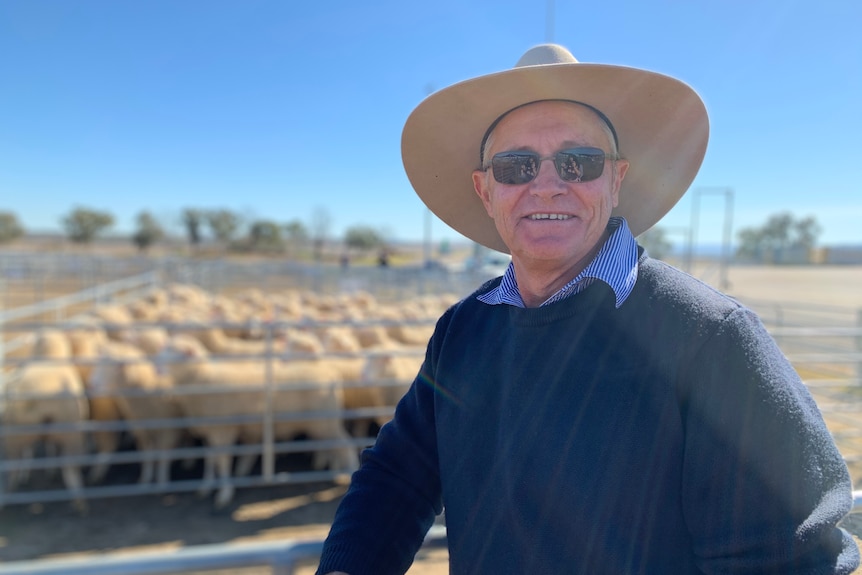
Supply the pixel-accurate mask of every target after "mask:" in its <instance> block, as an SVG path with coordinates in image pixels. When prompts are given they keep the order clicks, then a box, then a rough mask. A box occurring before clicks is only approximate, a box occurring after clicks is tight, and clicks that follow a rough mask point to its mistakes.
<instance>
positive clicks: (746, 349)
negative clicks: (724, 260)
mask: <svg viewBox="0 0 862 575" xmlns="http://www.w3.org/2000/svg"><path fill="white" fill-rule="evenodd" d="M497 281H499V280H497ZM490 287H491V285H488V286H485V287H484V289H483V290H480V292H482V291H487V289H490ZM480 292H477V293H480ZM476 295H477V294H473V296H470V297H468V298H466V299H465V300H463V301H462V302H460V303H459V304H457V305H455V306H454V307H452V308H451V309H450V310H448V311H447V312H446V314H444V316H443V317H442V318H441V319H440V320H439V322H438V325H437V328H436V331H435V333H434V336H433V337H432V339H431V341H430V343H429V346H428V350H427V355H426V359H425V363H424V365H423V368H422V370H421V372H420V374H419V376H418V377H417V379H416V381H415V382H414V384H413V386H412V388H411V389H410V391H409V392H408V393H407V395H406V396H405V397H404V398H403V399H402V401H401V402H400V403H399V405H398V408H397V411H396V415H395V418H394V420H393V421H392V422H391V423H389V424H387V425H386V426H384V427H383V429H382V430H381V432H380V435H379V437H378V440H377V442H376V444H375V445H374V447H373V448H371V449H368V450H366V451H365V452H364V453H363V458H362V459H363V463H362V467H361V468H360V470H359V471H357V472H356V473H355V474H354V476H353V480H352V483H351V487H350V489H349V491H348V493H347V494H346V495H345V497H344V499H343V501H342V503H341V505H340V506H339V509H338V512H337V514H336V517H335V521H334V523H333V526H332V529H331V532H330V535H329V537H328V538H327V541H326V544H325V548H324V553H323V556H322V558H321V563H320V567H319V573H327V572H329V571H335V570H341V571H346V572H347V573H350V574H351V575H371V574H373V575H386V574H390V573H404V572H405V571H406V570H407V569H408V567H409V566H410V564H411V562H412V560H413V557H414V554H415V552H416V551H417V549H418V547H419V545H420V544H421V541H422V538H423V535H424V534H425V533H426V531H427V529H428V528H429V527H430V525H431V524H432V522H433V520H434V518H435V515H437V514H439V513H440V512H441V510H442V507H443V505H445V510H446V514H445V517H446V527H447V532H448V544H449V556H450V569H451V573H452V574H455V575H467V574H491V573H495V574H496V573H530V574H551V573H553V574H557V573H589V574H601V573H608V574H614V575H619V574H654V575H667V574H670V573H673V574H695V573H709V574H712V573H758V574H763V573H776V574H778V573H780V574H788V573H799V574H802V573H805V574H827V573H828V574H832V573H850V572H851V571H853V569H854V568H855V567H856V566H857V565H858V562H859V554H858V550H857V548H856V545H855V543H854V542H853V540H852V538H851V537H850V536H849V534H847V533H846V532H844V531H843V530H841V529H838V528H837V527H836V523H837V522H838V521H839V520H840V519H841V517H843V516H844V514H846V513H847V512H848V511H849V510H850V507H851V485H850V480H849V476H848V473H847V469H846V466H845V464H844V462H843V460H842V458H841V456H840V454H839V453H838V451H837V449H836V447H835V444H834V442H833V440H832V438H831V436H830V435H829V433H828V431H827V429H826V427H825V425H824V423H823V420H822V418H821V416H820V413H819V411H818V410H817V407H816V405H815V404H814V402H813V400H812V398H811V396H810V395H809V393H808V391H807V390H806V388H805V387H804V385H803V384H802V382H801V381H800V380H799V377H798V376H797V374H796V373H795V372H794V370H793V368H792V367H791V366H790V365H789V363H788V362H787V360H786V359H785V358H784V356H783V355H782V353H781V352H780V351H779V349H778V348H777V346H776V345H775V343H774V342H773V340H772V339H771V338H770V337H769V335H768V334H767V333H766V331H765V329H764V328H763V326H762V325H761V323H760V322H759V320H758V319H757V317H756V316H755V315H754V314H753V313H752V312H751V311H749V310H747V309H746V308H744V307H742V306H741V305H739V304H738V303H737V302H735V301H734V300H732V299H730V298H728V297H727V296H724V295H722V294H720V293H718V292H716V291H715V290H713V289H711V288H709V287H708V286H706V285H704V284H702V283H700V282H698V281H697V280H695V279H693V278H691V277H690V276H688V275H686V274H684V273H682V272H680V271H678V270H676V269H674V268H672V267H670V266H667V265H665V264H663V263H661V262H659V261H656V260H652V259H649V258H646V257H643V258H642V259H641V261H640V272H639V277H638V281H637V284H636V286H635V289H634V291H633V292H632V294H631V296H629V298H628V299H627V300H626V302H625V303H624V304H623V305H622V306H621V307H620V308H619V309H616V308H615V307H614V295H613V292H612V291H611V290H610V288H609V287H608V286H607V285H605V284H603V283H601V282H598V283H596V284H595V285H593V286H591V287H590V288H588V289H587V290H585V291H584V292H583V293H582V294H579V295H577V296H575V297H571V298H568V299H565V300H563V301H561V302H557V303H554V304H551V305H548V306H544V307H539V308H530V309H523V308H516V307H512V306H503V305H499V306H490V305H486V304H483V303H481V302H478V301H477V300H476V299H475V296H476Z"/></svg>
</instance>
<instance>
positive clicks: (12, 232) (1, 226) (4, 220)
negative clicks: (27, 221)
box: [0, 212, 24, 243]
mask: <svg viewBox="0 0 862 575" xmlns="http://www.w3.org/2000/svg"><path fill="white" fill-rule="evenodd" d="M23 235H24V228H23V227H22V226H21V223H20V222H19V221H18V216H16V215H15V214H14V213H12V212H0V243H7V242H11V241H12V240H15V239H17V238H20V237H21V236H23Z"/></svg>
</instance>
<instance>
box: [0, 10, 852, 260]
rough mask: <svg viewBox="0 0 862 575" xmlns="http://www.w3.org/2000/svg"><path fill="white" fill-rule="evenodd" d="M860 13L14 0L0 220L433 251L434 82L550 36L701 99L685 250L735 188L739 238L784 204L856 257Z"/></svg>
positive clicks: (3, 52) (442, 229)
mask: <svg viewBox="0 0 862 575" xmlns="http://www.w3.org/2000/svg"><path fill="white" fill-rule="evenodd" d="M551 5H552V6H553V10H549V6H551ZM551 13H552V14H553V19H551V18H549V14H551ZM551 22H552V23H553V25H552V26H550V25H549V23H551ZM860 23H862V2H858V1H857V0H820V1H818V2H810V1H807V2H801V1H797V0H753V1H752V0H652V1H649V2H639V1H634V0H626V1H618V2H613V1H608V2H595V1H594V2H573V1H572V2H569V1H565V0H555V2H553V3H552V4H549V3H548V1H547V0H538V1H534V2H529V1H526V0H521V1H519V2H516V1H513V0H494V1H484V0H481V1H472V2H470V1H462V0H435V1H433V2H411V1H404V0H383V1H379V2H374V1H369V2H355V1H351V2H340V1H336V0H332V1H329V2H310V1H303V2H298V1H297V2H295V1H292V0H290V1H289V0H283V1H272V0H244V1H240V0H234V1H230V2H227V1H219V0H206V1H198V0H181V1H180V0H146V1H144V0H138V1H132V0H127V1H116V0H104V1H93V0H74V1H69V0H55V1H46V0H3V1H2V2H0V210H10V211H13V212H15V213H16V214H17V215H18V217H19V219H20V220H21V221H22V223H23V224H24V225H25V227H26V228H28V229H31V230H51V229H53V230H59V229H60V220H61V218H62V217H63V216H64V215H65V214H67V213H68V212H69V211H70V210H71V209H73V208H74V207H77V206H83V207H88V208H93V209H99V210H104V211H108V212H111V213H112V214H113V215H114V216H115V218H116V221H117V225H116V227H115V231H120V232H122V231H129V230H132V229H133V228H134V218H135V216H136V215H137V214H138V213H139V212H140V211H142V210H148V211H150V212H152V213H153V214H155V215H156V216H157V217H159V218H161V219H163V220H164V221H165V222H166V223H167V224H174V223H176V222H177V221H178V217H179V214H180V212H181V211H182V209H184V208H187V207H194V208H204V209H210V208H228V209H231V210H235V211H237V212H240V213H242V214H244V215H245V216H247V217H249V218H265V219H272V220H275V221H278V222H287V221H290V220H300V221H302V222H303V223H306V225H310V223H311V221H312V219H313V218H314V215H315V213H321V211H322V212H323V213H325V214H327V215H328V216H329V220H330V235H331V236H332V237H334V238H337V237H340V236H341V235H342V234H343V231H344V230H345V229H346V228H349V227H351V226H354V225H369V226H372V227H375V228H378V229H380V230H381V231H383V232H384V233H386V234H387V235H388V236H389V237H391V238H393V239H399V240H421V239H422V238H423V235H424V223H425V208H424V206H423V204H422V203H421V202H420V201H419V200H418V198H417V197H416V195H415V194H414V192H413V191H412V189H411V187H410V184H409V182H408V181H407V178H406V176H405V175H404V171H403V168H402V165H401V158H400V137H401V129H402V127H403V124H404V121H405V120H406V118H407V116H408V115H409V113H410V112H411V110H412V109H413V108H414V107H415V106H416V105H417V104H418V103H419V102H420V101H421V99H422V98H424V97H425V95H426V94H427V93H428V91H429V90H431V89H440V88H443V87H445V86H447V85H450V84H452V83H455V82H458V81H460V80H464V79H467V78H470V77H473V76H477V75H481V74H485V73H490V72H496V71H499V70H502V69H506V68H510V67H512V66H513V65H514V63H515V62H516V61H517V59H518V58H519V57H520V56H521V54H522V53H523V52H524V51H526V50H527V49H528V48H529V47H530V46H532V45H535V44H538V43H542V42H544V41H546V40H548V39H552V40H553V41H555V42H558V43H560V44H563V45H565V46H567V47H568V48H569V49H570V50H571V51H572V53H573V54H574V55H575V56H576V57H577V58H578V59H579V60H581V61H583V62H601V63H610V64H620V65H627V66H635V67H640V68H646V69H650V70H654V71H657V72H662V73H665V74H669V75H672V76H675V77H678V78H680V79H682V80H684V81H686V82H687V83H689V84H690V85H692V86H693V87H694V88H695V89H696V90H697V91H698V92H699V93H700V94H701V96H702V97H703V99H704V101H705V102H706V106H707V109H708V111H709V114H710V121H711V139H710V144H709V148H708V150H707V154H706V159H705V161H704V164H703V166H702V168H701V171H700V173H699V175H698V177H697V178H696V180H695V181H694V183H693V185H692V188H691V190H690V191H689V193H688V194H686V196H684V197H683V198H682V200H680V202H679V204H678V205H677V207H676V208H674V210H672V211H671V212H670V213H669V214H668V215H667V216H666V217H665V218H664V219H663V220H662V221H661V222H660V223H659V225H660V226H663V227H665V228H666V229H667V230H668V231H669V232H670V233H669V238H670V239H671V240H673V241H680V242H681V241H682V237H683V235H682V234H683V233H684V231H685V229H686V228H688V227H689V226H690V222H691V218H692V213H693V210H692V191H694V190H707V189H709V190H714V189H725V188H729V189H732V190H733V197H734V211H733V228H734V231H736V230H739V229H740V228H742V227H749V226H758V225H761V224H762V223H763V222H764V221H765V220H766V219H767V217H768V216H769V215H771V214H774V213H776V212H780V211H790V212H791V213H793V214H794V215H795V216H797V217H804V216H809V215H812V216H814V217H816V218H817V220H818V221H819V222H820V224H821V225H822V227H823V233H822V235H821V237H820V243H821V244H825V245H835V244H860V243H862V226H860V223H859V222H860V220H862V193H860V191H862V190H860V179H862V178H860V176H862V168H860V166H862V138H861V137H860V134H862V107H860V106H862V31H860V29H859V26H860ZM700 198H701V200H700V206H701V209H700V211H699V212H698V221H699V227H698V241H699V242H703V243H715V242H717V241H719V240H720V238H721V234H722V229H723V226H724V223H725V222H724V208H725V205H724V196H722V195H719V194H714V193H712V192H709V193H702V195H701V196H700ZM431 230H432V231H431V233H432V238H433V239H434V241H435V242H436V241H439V240H442V239H444V238H445V239H451V240H457V239H459V238H460V237H461V236H459V235H458V234H457V233H456V232H454V231H452V230H451V229H450V228H448V227H447V226H446V225H445V224H443V223H442V222H440V221H439V220H435V221H434V222H433V224H432V227H431ZM734 235H735V233H734Z"/></svg>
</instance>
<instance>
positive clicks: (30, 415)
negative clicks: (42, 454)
mask: <svg viewBox="0 0 862 575" xmlns="http://www.w3.org/2000/svg"><path fill="white" fill-rule="evenodd" d="M34 352H35V353H34V357H33V359H32V360H31V361H29V362H27V363H25V364H23V365H22V366H20V367H19V368H18V369H17V370H16V371H15V372H13V373H12V374H10V376H9V379H8V381H7V383H6V389H5V407H4V414H3V423H4V426H5V427H7V428H10V427H15V426H40V425H44V424H76V423H81V422H82V421H84V420H86V419H87V417H88V415H89V407H88V405H87V398H86V396H85V394H84V383H83V381H82V380H81V376H80V374H79V373H78V371H77V370H76V369H75V367H74V366H73V365H71V363H65V364H64V363H61V362H60V360H69V359H70V358H71V355H72V350H71V346H70V345H69V341H68V339H67V338H66V336H65V335H64V334H63V333H62V332H60V331H56V330H46V331H44V332H42V333H40V334H38V335H37V339H36V344H35V347H34ZM40 441H42V442H44V443H45V445H47V446H51V447H52V448H56V449H57V452H58V454H59V455H63V456H80V455H84V454H85V451H86V439H85V435H84V433H83V432H82V431H74V430H73V431H63V432H51V431H42V432H34V433H32V434H26V435H8V436H6V438H5V449H6V457H7V458H9V459H20V460H22V461H26V460H29V459H32V458H33V457H34V454H35V449H36V445H37V444H38V443H39V442H40ZM62 475H63V481H64V483H65V485H66V488H67V489H68V490H69V491H70V492H71V494H72V499H73V503H74V505H75V506H76V507H77V508H78V509H79V510H81V511H84V510H86V508H87V505H86V502H85V501H84V499H83V480H82V478H81V470H80V467H79V465H78V464H76V463H64V464H63V466H62ZM28 476H29V470H28V469H21V470H17V471H16V472H13V473H12V474H11V475H10V477H9V483H8V487H9V489H14V488H15V487H16V486H17V485H18V484H19V483H21V482H24V481H26V480H27V479H28Z"/></svg>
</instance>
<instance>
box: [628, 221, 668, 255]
mask: <svg viewBox="0 0 862 575" xmlns="http://www.w3.org/2000/svg"><path fill="white" fill-rule="evenodd" d="M637 240H638V243H639V244H640V245H642V246H643V247H644V248H646V251H647V252H649V255H650V256H651V257H654V258H656V259H659V260H661V259H664V258H665V257H667V256H668V254H670V252H671V250H672V249H673V244H671V243H670V240H668V239H667V234H665V231H664V230H663V229H662V228H660V227H652V228H650V229H648V230H647V231H645V232H644V233H642V234H641V235H639V236H638V237H637Z"/></svg>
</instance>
